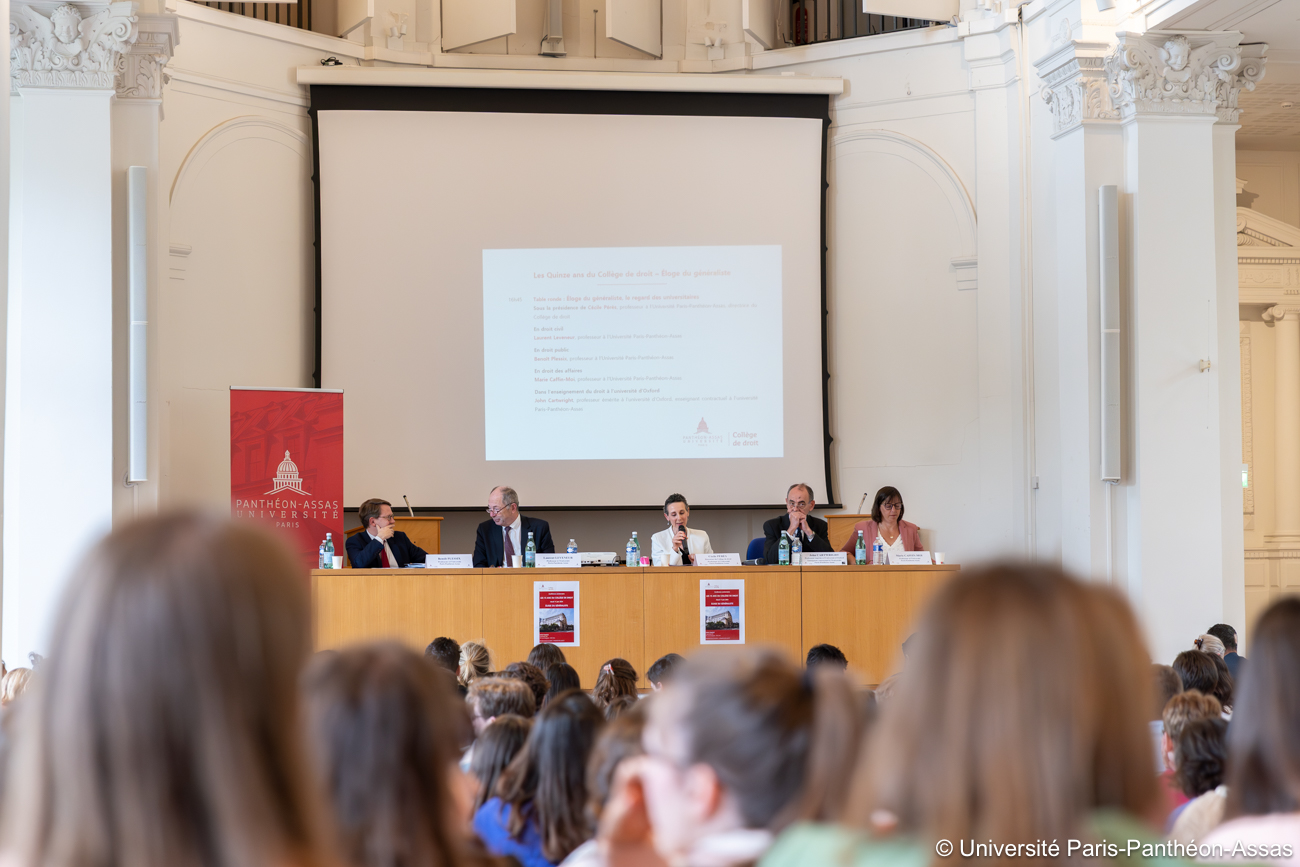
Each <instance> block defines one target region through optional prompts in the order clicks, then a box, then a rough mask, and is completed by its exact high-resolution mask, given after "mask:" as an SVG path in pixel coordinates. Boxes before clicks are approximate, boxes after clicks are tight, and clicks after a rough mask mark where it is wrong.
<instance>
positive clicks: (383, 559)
mask: <svg viewBox="0 0 1300 867" xmlns="http://www.w3.org/2000/svg"><path fill="white" fill-rule="evenodd" d="M380 544H381V545H383V546H384V547H382V548H380V549H379V562H380V564H381V565H383V567H384V568H385V569H392V568H393V564H392V563H389V562H388V545H386V544H384V543H383V542H381V543H380Z"/></svg>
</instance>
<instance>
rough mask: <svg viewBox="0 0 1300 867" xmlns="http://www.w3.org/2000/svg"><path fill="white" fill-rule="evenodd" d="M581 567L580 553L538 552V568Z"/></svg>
mask: <svg viewBox="0 0 1300 867" xmlns="http://www.w3.org/2000/svg"><path fill="white" fill-rule="evenodd" d="M581 567H582V555H581V554H538V555H537V568H538V569H579V568H581Z"/></svg>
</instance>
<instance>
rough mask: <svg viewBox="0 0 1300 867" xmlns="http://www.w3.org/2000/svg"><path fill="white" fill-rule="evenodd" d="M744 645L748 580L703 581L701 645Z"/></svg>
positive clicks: (701, 588) (701, 583)
mask: <svg viewBox="0 0 1300 867" xmlns="http://www.w3.org/2000/svg"><path fill="white" fill-rule="evenodd" d="M744 643H745V581H744V579H739V580H732V581H708V580H703V581H700V644H744Z"/></svg>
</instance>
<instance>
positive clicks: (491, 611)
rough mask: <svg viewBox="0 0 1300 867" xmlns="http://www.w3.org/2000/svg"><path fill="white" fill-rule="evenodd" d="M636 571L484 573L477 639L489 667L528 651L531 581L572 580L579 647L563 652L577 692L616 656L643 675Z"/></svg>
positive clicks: (639, 579) (642, 609)
mask: <svg viewBox="0 0 1300 867" xmlns="http://www.w3.org/2000/svg"><path fill="white" fill-rule="evenodd" d="M644 571H646V570H644V569H642V568H640V567H635V568H627V567H608V568H587V569H484V570H483V637H484V638H485V639H486V640H487V645H488V647H489V648H491V650H492V663H493V665H498V666H504V665H505V664H507V663H509V662H513V661H515V660H520V659H524V658H526V657H527V656H528V651H529V650H531V649H532V647H533V621H532V611H533V582H534V581H574V580H576V581H577V582H578V586H579V609H580V610H579V612H578V617H579V618H580V619H581V627H582V630H581V633H582V634H581V635H580V636H579V640H580V641H581V642H582V643H581V644H580V645H579V646H578V647H566V648H564V656H565V659H567V660H568V661H569V664H570V665H572V666H573V667H574V668H576V669H577V670H578V676H579V677H581V678H582V687H583V689H591V688H592V687H593V686H595V684H596V675H597V674H598V673H599V670H600V666H601V665H602V664H604V662H605V661H606V660H608V659H612V658H613V657H615V656H621V657H623V658H624V659H626V660H627V661H628V662H630V663H632V665H633V667H634V668H636V670H637V674H639V675H643V674H644V672H645V666H646V661H645V607H644V596H643V589H642V573H643V572H644Z"/></svg>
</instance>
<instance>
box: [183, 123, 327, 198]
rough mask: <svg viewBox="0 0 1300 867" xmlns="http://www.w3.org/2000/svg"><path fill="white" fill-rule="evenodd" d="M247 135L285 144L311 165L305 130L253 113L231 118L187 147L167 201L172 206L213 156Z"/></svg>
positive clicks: (308, 142) (309, 140)
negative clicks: (192, 145)
mask: <svg viewBox="0 0 1300 867" xmlns="http://www.w3.org/2000/svg"><path fill="white" fill-rule="evenodd" d="M250 139H261V140H263V141H269V142H272V143H274V144H278V145H280V146H282V147H285V148H288V149H289V150H291V151H293V152H294V153H295V154H296V155H297V156H298V157H299V158H300V159H302V160H303V161H304V162H305V163H307V164H308V166H309V167H310V164H311V139H310V138H309V137H308V136H307V134H306V133H304V132H302V131H301V130H297V129H294V128H293V127H291V126H286V125H285V124H282V123H277V122H276V121H273V120H269V119H267V118H265V117H258V116H256V115H244V116H242V117H236V118H231V119H230V120H227V121H223V122H222V123H219V124H217V125H216V126H214V127H213V128H212V129H210V130H208V131H207V132H206V133H204V134H203V136H202V137H201V138H200V139H199V140H198V141H197V142H195V143H194V147H192V148H190V152H189V153H188V154H186V155H185V160H184V162H182V163H181V167H180V169H178V170H177V172H176V179H175V180H174V181H172V188H171V194H170V196H169V197H168V199H167V201H168V203H169V204H171V205H173V206H175V204H176V203H177V202H178V201H181V200H182V193H183V192H184V190H185V188H186V186H187V185H188V184H189V182H190V179H191V178H193V177H197V176H198V175H199V174H200V173H201V172H202V169H203V167H204V166H206V165H207V164H208V162H209V161H210V160H211V159H212V158H213V157H215V156H216V155H217V154H219V153H221V151H223V150H224V149H226V148H227V147H229V146H230V145H232V144H236V143H237V142H243V141H248V140H250ZM309 171H310V168H309Z"/></svg>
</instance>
